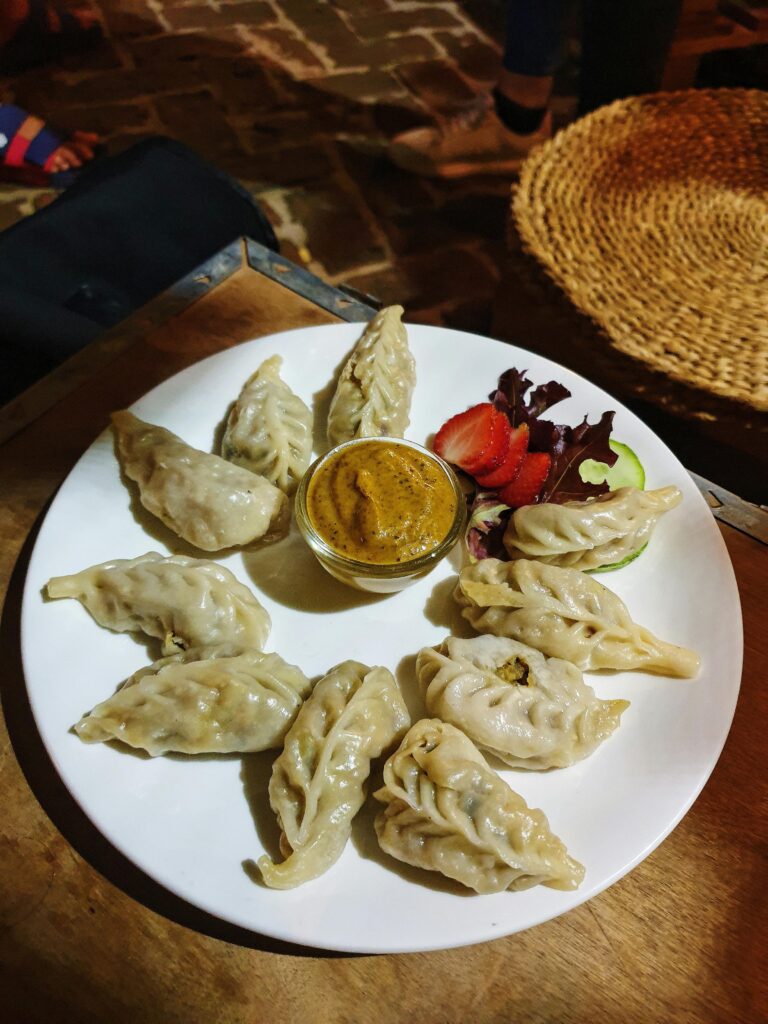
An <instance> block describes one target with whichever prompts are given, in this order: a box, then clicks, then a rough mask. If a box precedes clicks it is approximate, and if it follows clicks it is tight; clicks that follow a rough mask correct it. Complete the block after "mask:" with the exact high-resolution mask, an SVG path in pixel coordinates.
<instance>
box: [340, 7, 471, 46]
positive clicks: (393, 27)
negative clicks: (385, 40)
mask: <svg viewBox="0 0 768 1024" xmlns="http://www.w3.org/2000/svg"><path fill="white" fill-rule="evenodd" d="M350 19H351V22H352V25H353V27H354V29H355V31H356V32H359V33H360V35H361V36H362V37H363V38H364V39H379V38H381V36H386V35H390V34H393V33H399V34H405V33H406V32H413V31H414V30H415V29H424V28H460V27H462V24H463V23H462V22H461V21H460V20H459V19H458V18H457V17H456V15H455V14H452V13H451V12H450V11H448V10H447V9H446V8H445V7H438V6H436V5H434V4H430V5H428V6H424V7H417V8H415V9H405V10H394V11H391V10H390V11H381V12H379V13H373V14H355V13H354V12H351V13H350Z"/></svg>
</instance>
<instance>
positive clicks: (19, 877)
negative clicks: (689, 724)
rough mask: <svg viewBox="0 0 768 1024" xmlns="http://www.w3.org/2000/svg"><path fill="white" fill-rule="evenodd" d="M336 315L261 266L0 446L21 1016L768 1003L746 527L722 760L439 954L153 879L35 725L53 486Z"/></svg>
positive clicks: (760, 565) (761, 729) (646, 1017)
mask: <svg viewBox="0 0 768 1024" xmlns="http://www.w3.org/2000/svg"><path fill="white" fill-rule="evenodd" d="M334 319H335V317H333V316H332V315H331V314H329V313H327V312H325V311H324V310H322V309H319V308H318V307H316V306H313V305H312V304H311V303H308V302H306V301H305V300H303V299H299V298H298V297H297V296H294V295H292V294H291V293H290V292H289V291H287V290H286V289H285V288H284V287H282V286H281V285H280V284H275V283H274V282H272V281H270V280H268V279H267V278H265V277H262V276H261V275H259V274H257V273H255V272H254V271H252V270H249V269H247V268H243V269H241V270H238V271H237V272H236V273H235V274H234V275H233V276H232V277H230V278H229V279H228V280H227V281H225V282H224V283H223V284H221V285H219V286H218V287H217V288H215V289H214V290H213V291H212V292H210V293H209V294H208V295H206V296H205V297H204V298H202V299H200V300H199V301H198V302H196V303H195V304H194V305H192V306H191V307H190V308H189V309H187V310H186V311H185V312H184V313H182V314H181V315H180V316H177V317H175V318H173V319H172V320H171V321H169V322H167V323H166V324H165V325H162V326H160V327H157V328H155V329H153V330H151V331H150V332H149V333H148V334H146V335H145V336H144V337H143V338H141V339H139V340H136V341H135V342H132V343H131V344H130V345H129V346H127V347H125V348H124V349H123V350H122V351H117V352H112V353H110V355H109V359H102V360H101V361H100V362H99V361H98V360H96V361H95V362H94V363H93V365H92V366H90V368H89V370H88V373H87V374H85V377H84V380H83V382H82V384H81V385H80V386H78V387H76V388H75V389H74V390H73V391H71V392H70V393H69V394H67V395H66V396H64V397H62V398H61V399H60V400H59V401H58V402H57V403H56V404H55V405H54V406H53V407H52V408H50V409H48V410H47V411H42V412H40V413H39V414H35V415H33V416H31V419H32V421H31V422H30V423H28V425H27V426H25V427H24V428H23V429H21V430H18V431H17V432H16V433H15V434H13V436H11V437H9V438H7V439H6V440H5V441H4V443H2V444H0V494H2V503H0V600H2V598H3V597H4V598H5V602H4V608H3V614H2V621H1V623H0V633H1V636H2V651H3V659H2V666H3V667H2V681H1V692H2V700H3V712H4V721H3V722H0V807H2V814H1V815H0V843H1V844H2V845H1V847H0V848H1V849H2V864H1V868H2V870H0V1019H1V1020H3V1021H9V1022H13V1024H16V1022H28V1021H29V1022H32V1021H34V1022H41V1024H42V1022H45V1024H54V1022H58V1021H67V1022H72V1024H85V1022H90V1021H98V1022H105V1021H106V1022H109V1024H120V1022H123V1021H125V1022H131V1024H148V1022H152V1024H154V1022H158V1024H160V1022H162V1024H172V1022H176V1021H178V1022H184V1024H196V1022H200V1024H203V1022H206V1024H208V1022H217V1024H218V1022H230V1021H231V1022H236V1021H237V1022H239V1021H244V1022H245V1021H247V1022H253V1024H258V1022H272V1021H275V1022H278V1021H279V1022H286V1024H294V1022H295V1024H307V1022H309V1024H326V1022H327V1024H368V1022H371V1024H389V1022H392V1024H394V1022H398V1024H399V1022H402V1021H420V1022H425V1024H444V1022H451V1024H453V1022H468V1024H469V1022H472V1024H474V1022H478V1024H481V1022H499V1024H502V1022H504V1024H510V1022H513V1021H514V1022H516V1024H528V1022H531V1024H536V1022H542V1024H543V1022H547V1024H569V1022H582V1021H584V1022H588V1021H589V1022H601V1021H621V1022H622V1024H631V1022H643V1024H645V1022H655V1021H664V1022H678V1021H679V1022H698V1021H706V1022H718V1024H721V1022H745V1024H751V1022H755V1024H757V1022H759V1021H766V1020H768V974H767V971H766V950H767V949H768V928H767V927H766V920H767V919H768V901H767V900H766V896H767V894H768V872H767V871H766V852H767V851H768V836H767V833H766V819H767V818H768V792H767V787H766V778H767V777H768V776H767V774H766V769H765V762H766V760H767V759H768V740H767V739H766V732H767V728H766V727H767V726H768V697H767V696H766V694H767V693H768V688H767V687H766V682H767V680H766V675H767V673H766V669H768V637H767V632H768V631H767V630H766V621H767V619H768V587H767V586H766V583H767V582H768V579H767V578H766V577H767V574H766V567H767V566H768V550H767V549H766V547H765V546H763V545H761V544H759V543H758V542H756V541H753V540H751V539H750V538H749V537H747V536H745V535H743V534H741V533H737V532H736V531H735V530H732V529H730V528H728V527H721V529H722V532H723V535H724V538H725V542H726V544H727V546H728V550H729V552H730V556H731V559H732V561H733V564H734V567H735V570H736V576H737V579H738V583H739V589H740V592H741V600H742V605H743V611H744V623H745V639H746V646H745V660H744V676H743V683H742V690H741V697H740V699H739V704H738V707H737V710H736V716H735V720H734V723H733V727H732V729H731V732H730V735H729V738H728V741H727V743H726V746H725V749H724V752H723V754H722V756H721V758H720V761H719V763H718V765H717V767H716V768H715V771H714V773H713V775H712V777H711V779H710V780H709V782H708V784H707V785H706V787H705V789H704V791H703V793H702V794H701V796H700V797H699V799H698V800H697V801H696V803H695V804H694V806H693V808H692V809H691V811H690V812H689V813H688V815H687V816H686V817H685V818H684V819H683V821H682V822H681V824H680V825H679V826H678V827H677V828H676V829H675V830H674V832H673V833H672V834H671V836H670V837H669V838H668V839H667V840H666V841H665V842H664V843H662V845H661V846H660V847H659V848H658V849H657V850H656V851H655V852H654V853H653V854H651V856H650V857H648V858H647V859H646V860H645V861H643V863H642V864H640V866H639V867H638V868H636V869H635V870H634V871H633V872H632V873H631V874H629V875H628V876H626V877H625V878H623V879H622V880H621V881H620V882H618V883H617V884H615V885H614V886H612V887H611V888H610V889H608V890H607V891H605V892H604V893H602V894H601V895H600V896H598V897H596V898H595V899H592V900H590V901H589V902H588V903H586V904H584V905H583V906H581V907H578V908H577V909H575V910H573V911H571V912H570V913H568V914H566V915H564V916H562V917H560V918H557V919H556V920H553V921H550V922H548V923H546V924H544V925H541V926H539V927H537V928H534V929H531V930H529V931H527V932H523V933H520V934H517V935H512V936H510V937H508V938H503V939H498V940H496V941H494V942H489V943H484V944H481V945H477V946H471V947H465V948H461V949H455V950H447V951H442V952H434V953H418V954H404V955H386V956H343V955H330V954H325V953H322V952H319V951H316V950H306V949H302V948H299V947H288V946H284V945H281V944H279V943H276V942H274V941H272V940H270V939H268V938H264V937H262V936H259V935H255V934H253V933H251V932H248V931H244V930H241V929H239V928H236V927H234V926H230V925H228V924H226V923H224V922H222V921H219V920H218V919H216V918H213V917H210V916H208V915H206V914H204V913H202V912H201V911H198V910H197V909H195V908H194V907H192V906H190V905H189V904H187V903H185V902H183V901H182V900H180V899H178V898H176V897H174V896H173V895H171V894H170V893H169V892H167V891H166V890H165V889H163V888H162V887H160V886H159V885H157V884H156V883H154V882H153V881H151V880H150V879H149V878H148V877H147V876H145V875H144V874H143V873H142V872H141V871H139V870H138V869H137V868H135V867H134V866H133V865H132V864H131V863H130V862H128V861H127V860H126V859H125V858H124V857H123V856H122V855H121V854H119V853H118V852H117V851H116V850H115V849H114V848H113V847H112V846H111V845H110V844H109V843H108V842H107V841H106V840H105V839H104V838H103V837H102V836H101V835H100V833H99V832H98V831H97V830H96V829H95V828H94V826H93V825H91V823H90V822H89V821H88V820H87V819H86V818H85V816H84V815H83V813H82V812H81V811H80V810H79V808H78V807H77V805H76V804H75V803H74V801H73V799H72V798H71V796H70V795H69V794H68V792H67V790H66V789H65V787H64V785H63V783H62V782H61V781H60V779H59V777H58V775H57V774H56V772H55V770H54V768H53V766H52V765H51V763H50V761H49V759H48V757H47V754H46V752H45V750H44V748H43V746H42V743H41V740H40V738H39V735H38V733H37V730H36V728H35V725H34V722H33V719H32V715H31V712H30V708H29V705H28V702H27V697H26V691H25V686H24V681H23V675H22V669H21V662H20V654H19V605H20V595H21V589H22V585H23V580H24V575H25V572H26V567H27V563H28V559H29V555H30V551H31V547H32V544H33V542H34V536H35V532H36V527H37V524H38V523H39V521H40V518H41V515H42V513H44V511H45V508H46V506H47V503H48V502H49V500H50V498H51V497H52V495H53V494H54V492H55V490H56V488H57V487H58V485H59V484H60V483H61V481H62V480H63V479H64V477H65V476H66V474H67V473H68V472H69V470H70V469H71V467H72V466H73V464H74V463H75V461H76V460H77V458H78V457H79V455H80V454H81V452H82V451H83V450H84V449H85V448H86V447H87V446H88V445H89V444H90V442H91V441H92V440H93V439H94V438H95V437H96V436H97V435H98V434H99V433H100V432H101V430H103V429H104V427H105V426H106V424H107V422H108V416H109V413H110V411H111V410H113V409H116V408H122V407H124V406H126V405H128V404H130V403H131V402H133V401H135V400H136V399H137V398H139V397H140V396H141V395H142V394H143V393H144V392H146V391H147V390H148V389H149V388H151V387H153V386H154V385H155V384H157V383H159V382H160V381H162V380H164V379H166V378H167V377H168V376H170V375H171V374H173V373H175V372H177V371H178V370H180V369H182V368H183V367H184V366H186V365H188V364H190V363H192V362H195V361H196V360H198V359H199V358H201V357H203V356H206V355H209V354H211V353H213V352H216V351H219V350H221V349H222V348H224V347H226V346H228V345H232V344H235V343H236V342H238V341H241V340H245V339H246V338H250V337H255V336H258V335H260V334H266V333H271V332H273V331H276V330H282V329H285V328H288V327H295V326H301V325H305V324H312V323H324V322H331V321H333V320H334ZM44 640H45V638H41V641H42V642H44ZM404 927H405V928H407V921H404Z"/></svg>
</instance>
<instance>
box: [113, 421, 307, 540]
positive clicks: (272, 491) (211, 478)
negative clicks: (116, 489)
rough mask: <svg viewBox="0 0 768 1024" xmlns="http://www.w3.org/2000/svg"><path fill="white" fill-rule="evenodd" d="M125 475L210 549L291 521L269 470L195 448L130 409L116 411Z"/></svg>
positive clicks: (176, 527)
mask: <svg viewBox="0 0 768 1024" xmlns="http://www.w3.org/2000/svg"><path fill="white" fill-rule="evenodd" d="M112 424H113V427H114V430H115V435H116V437H117V451H118V455H119V457H120V464H121V466H122V467H123V471H124V472H125V475H126V476H127V477H129V478H130V479H131V480H134V481H135V482H136V484H137V485H138V488H139V497H140V499H141V503H142V505H143V506H144V508H145V509H146V510H147V511H148V512H151V513H152V515H154V516H157V518H158V519H160V520H162V522H164V523H165V525H166V526H167V527H168V528H169V529H170V530H173V532H174V533H175V534H177V535H178V536H179V537H181V538H182V539H183V540H185V541H187V542H188V543H189V544H194V546H195V547H197V548H202V549H203V550H204V551H220V550H221V549H222V548H230V547H235V546H238V547H240V546H242V545H244V544H250V543H251V542H252V541H254V540H258V539H260V538H261V537H264V536H266V535H267V534H272V533H277V532H279V531H280V530H282V529H283V528H284V526H285V525H286V524H287V521H288V515H289V509H288V500H287V498H286V496H285V495H284V494H283V492H282V491H281V490H280V489H279V488H278V487H275V486H274V484H271V483H270V482H269V480H267V479H265V477H263V476H257V475H256V474H255V473H250V472H249V471H248V470H247V469H243V468H242V467H240V466H233V465H232V463H231V462H227V460H226V459H222V458H219V456H218V455H210V454H208V453H207V452H202V451H199V450H198V449H197V448H192V447H191V445H188V444H185V442H184V441H182V440H181V438H180V437H177V436H176V434H172V433H171V431H170V430H166V429H165V428H164V427H158V426H155V424H153V423H145V422H144V420H140V419H139V418H138V417H136V416H134V415H133V413H130V412H126V411H123V412H116V413H113V414H112Z"/></svg>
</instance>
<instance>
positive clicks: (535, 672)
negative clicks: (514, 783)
mask: <svg viewBox="0 0 768 1024" xmlns="http://www.w3.org/2000/svg"><path fill="white" fill-rule="evenodd" d="M416 674H417V676H418V677H419V682H420V683H421V684H422V686H423V687H424V689H425V691H426V693H425V696H426V703H427V710H428V711H429V713H430V714H432V715H435V716H437V717H438V718H441V719H442V720H443V721H444V722H450V723H451V724H452V725H455V726H458V728H460V729H462V730H463V731H464V732H465V733H466V734H467V736H469V738H470V739H471V740H473V741H474V742H475V743H476V744H477V745H478V746H479V747H480V748H481V749H483V750H488V751H490V753H492V754H495V755H496V756H497V757H498V758H500V759H501V760H502V761H505V762H506V763H507V764H509V765H511V766H512V767H513V768H532V769H543V768H565V767H566V766H567V765H570V764H573V763H574V762H575V761H580V760H582V758H585V757H588V756H589V754H591V753H592V752H593V751H594V750H595V749H596V748H597V747H598V746H599V745H600V744H601V743H602V742H603V740H606V739H607V738H608V737H609V736H610V735H611V733H613V732H614V730H615V729H617V728H618V725H619V720H620V718H621V715H622V712H623V711H624V710H625V709H626V708H627V707H628V706H629V704H628V702H627V701H625V700H599V699H598V698H597V697H596V696H595V694H594V691H593V690H592V688H591V687H590V686H588V685H587V684H586V683H585V682H584V679H583V677H582V675H581V672H580V671H579V670H578V669H577V668H576V666H575V665H572V664H571V663H570V662H569V661H561V660H560V659H559V658H545V657H544V655H543V654H541V653H540V652H539V651H536V650H534V649H533V648H532V647H526V646H525V644H521V643H518V642H517V641H516V640H509V639H507V638H506V637H496V636H478V637H475V639H474V640H459V639H458V638H456V637H448V639H447V640H445V641H443V643H442V644H440V645H439V646H438V647H434V648H433V647H425V648H424V649H423V650H421V651H420V652H419V655H418V657H417V658H416Z"/></svg>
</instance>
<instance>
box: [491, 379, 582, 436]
mask: <svg viewBox="0 0 768 1024" xmlns="http://www.w3.org/2000/svg"><path fill="white" fill-rule="evenodd" d="M526 372H527V371H525V370H522V371H521V370H518V369H517V368H516V367H514V366H513V367H512V368H511V369H509V370H505V371H504V373H502V375H501V376H500V377H499V382H498V385H497V388H496V390H495V391H494V392H492V393H491V394H490V395H489V396H488V397H489V399H490V401H492V402H493V404H494V405H495V406H496V408H497V409H498V410H499V411H500V412H504V413H506V415H507V418H508V419H509V422H510V423H511V424H512V426H513V427H518V426H520V424H521V423H527V424H528V425H529V426H531V424H532V421H534V420H537V419H538V417H539V416H541V414H542V413H543V412H546V410H547V409H549V408H550V407H551V406H553V405H556V404H557V403H558V402H562V401H563V399H564V398H569V397H570V394H571V393H570V391H569V390H568V388H566V387H564V386H563V385H562V384H558V382H557V381H556V380H551V381H549V383H548V384H539V385H538V387H536V388H534V389H533V391H531V393H530V395H528V392H529V391H530V389H531V388H532V387H533V384H532V382H531V381H530V380H528V378H527V377H526V376H525V374H526ZM526 395H528V398H527V400H526Z"/></svg>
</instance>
